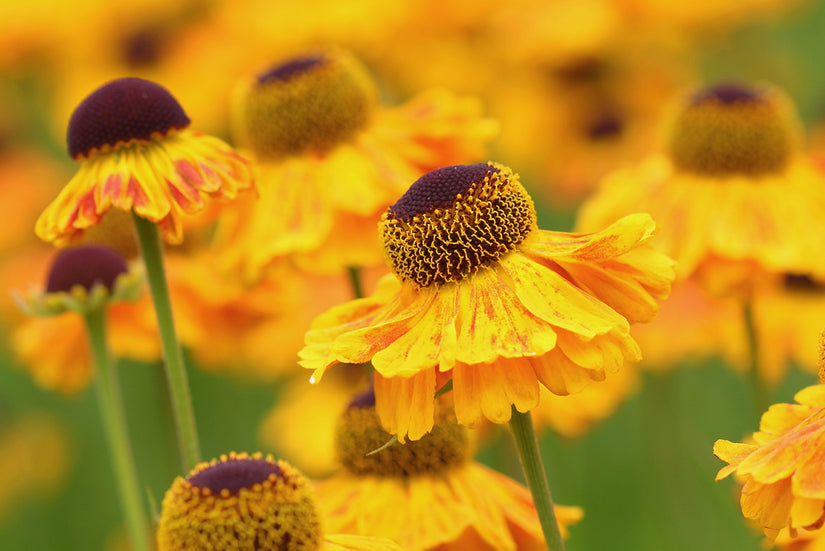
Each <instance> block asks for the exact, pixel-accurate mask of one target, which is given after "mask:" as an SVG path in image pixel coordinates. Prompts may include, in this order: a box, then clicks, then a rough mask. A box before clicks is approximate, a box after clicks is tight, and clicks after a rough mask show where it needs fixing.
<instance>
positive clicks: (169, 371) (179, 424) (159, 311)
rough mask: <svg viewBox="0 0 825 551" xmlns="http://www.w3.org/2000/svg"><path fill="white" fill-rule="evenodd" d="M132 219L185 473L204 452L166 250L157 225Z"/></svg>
mask: <svg viewBox="0 0 825 551" xmlns="http://www.w3.org/2000/svg"><path fill="white" fill-rule="evenodd" d="M132 218H133V219H134V222H135V229H136V230H137V236H138V242H139V243H140V251H141V253H142V254H143V262H144V263H145V264H146V279H147V280H148V282H149V289H150V291H151V292H152V302H153V303H154V305H155V315H156V316H157V320H158V331H159V332H160V340H161V344H162V346H163V356H164V360H165V361H164V366H165V369H166V380H167V383H168V384H169V395H170V399H171V402H172V415H173V416H174V418H175V427H176V429H177V433H178V445H179V446H180V456H181V462H182V463H183V472H184V473H185V472H188V471H189V470H190V469H192V468H193V467H194V466H195V465H196V464H197V463H198V461H200V456H201V453H200V446H199V444H198V430H197V427H196V426H195V412H194V410H193V409H192V398H191V395H190V392H189V381H188V379H187V376H186V367H185V366H184V364H183V353H182V351H181V347H180V343H179V342H178V338H177V333H176V332H175V321H174V318H173V317H172V303H171V301H170V299H169V287H168V286H167V284H166V272H165V271H164V267H163V250H162V248H161V243H160V236H159V235H158V229H157V226H156V225H155V224H154V223H152V222H150V221H149V220H146V219H144V218H141V217H140V216H137V215H136V214H134V213H133V214H132Z"/></svg>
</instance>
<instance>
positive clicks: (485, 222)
mask: <svg viewBox="0 0 825 551" xmlns="http://www.w3.org/2000/svg"><path fill="white" fill-rule="evenodd" d="M535 226H536V210H535V207H534V206H533V200H532V199H531V198H530V196H529V195H528V194H527V191H526V190H525V189H524V187H523V186H522V185H521V184H520V183H519V182H518V179H517V178H514V177H513V173H512V171H510V170H509V169H508V168H506V167H504V166H500V165H490V164H487V163H478V164H474V165H464V166H448V167H444V168H439V169H436V170H433V171H431V172H428V173H427V174H425V175H424V176H422V177H421V178H419V179H418V180H417V181H416V182H415V184H413V185H412V186H411V187H410V189H409V190H407V192H406V193H405V194H404V195H403V196H402V197H401V198H400V199H399V200H398V201H397V202H396V203H395V204H394V205H392V206H391V207H390V208H389V209H388V210H387V212H386V213H385V214H384V216H383V217H382V218H381V224H380V229H381V236H382V238H383V241H384V251H385V253H386V255H387V263H388V264H389V265H390V268H392V270H393V271H394V272H395V274H396V275H397V276H398V277H399V279H401V280H402V281H407V280H411V281H413V282H415V283H416V284H417V285H419V286H420V287H427V286H430V285H441V284H444V283H449V282H457V281H460V280H462V279H464V278H465V277H467V276H469V275H472V274H474V273H476V272H478V270H480V269H481V268H483V267H485V266H488V265H490V264H492V263H494V262H496V261H497V260H499V259H500V258H501V257H502V256H504V255H505V254H507V253H508V252H510V251H511V250H513V249H514V248H515V247H516V246H517V245H518V244H519V243H521V242H522V241H524V239H525V238H526V237H527V235H528V234H529V233H530V232H531V231H532V230H533V229H535Z"/></svg>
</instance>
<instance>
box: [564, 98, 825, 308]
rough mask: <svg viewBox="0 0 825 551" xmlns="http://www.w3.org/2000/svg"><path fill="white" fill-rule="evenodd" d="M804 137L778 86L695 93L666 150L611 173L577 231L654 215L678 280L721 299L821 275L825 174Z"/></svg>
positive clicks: (586, 208) (584, 209) (685, 105)
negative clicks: (766, 282)
mask: <svg viewBox="0 0 825 551" xmlns="http://www.w3.org/2000/svg"><path fill="white" fill-rule="evenodd" d="M800 134H801V133H800V130H799V122H798V121H797V119H796V115H795V113H794V110H793V106H792V104H791V102H790V101H789V100H788V99H787V98H786V97H785V95H784V94H782V93H781V92H780V91H779V90H777V89H775V88H773V87H772V86H768V85H766V84H760V85H741V84H718V85H715V86H712V87H709V88H706V89H703V90H700V91H699V92H695V93H693V94H692V95H691V96H690V97H688V98H687V99H686V100H685V101H684V102H683V105H682V106H681V108H680V110H679V111H678V113H677V114H676V115H675V118H674V121H673V123H672V125H671V128H670V134H669V139H668V143H667V151H666V152H665V153H664V154H657V155H653V156H651V157H649V158H648V159H646V160H645V161H643V162H642V163H640V164H639V165H638V166H635V167H631V168H627V169H622V170H618V171H616V172H614V173H612V174H611V175H609V176H608V177H607V178H606V179H605V180H604V181H603V183H602V187H601V189H600V190H599V192H597V193H596V194H595V195H594V196H592V197H591V198H590V199H589V200H588V201H587V202H586V203H585V204H584V206H583V207H582V210H581V216H580V218H579V223H578V227H579V228H580V229H582V230H585V231H586V230H588V229H593V228H598V227H601V226H602V225H603V224H605V223H606V222H608V221H612V220H615V219H616V218H617V217H619V216H622V215H625V214H628V213H631V212H640V211H641V212H649V213H650V214H651V216H653V217H654V218H655V219H656V220H657V221H659V223H660V224H661V225H662V228H661V231H660V232H659V234H658V239H657V246H658V248H659V249H660V250H662V251H664V252H665V253H667V254H668V255H670V256H672V257H673V258H674V259H675V260H676V261H677V272H678V276H679V278H681V279H684V278H687V277H697V278H698V279H699V280H700V281H702V282H703V284H705V286H706V287H707V288H708V289H709V290H711V291H713V292H715V293H717V294H728V293H730V292H733V291H735V290H739V289H743V288H744V290H745V291H747V290H749V289H751V288H752V286H753V285H755V284H756V282H757V280H759V279H764V277H765V276H766V274H785V273H793V274H801V275H805V274H812V273H813V274H824V273H825V263H823V259H822V258H823V257H822V255H821V254H819V251H820V249H821V236H822V235H823V234H825V219H823V218H822V216H821V213H822V211H823V208H825V196H824V195H823V194H822V189H823V185H825V175H823V174H822V172H821V171H820V170H819V169H818V168H817V167H816V165H815V164H814V163H813V162H812V161H811V160H810V159H809V158H807V157H806V156H805V155H804V154H803V152H802V151H801V149H800V144H801V135H800Z"/></svg>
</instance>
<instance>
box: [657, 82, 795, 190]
mask: <svg viewBox="0 0 825 551" xmlns="http://www.w3.org/2000/svg"><path fill="white" fill-rule="evenodd" d="M797 127H798V123H797V121H796V118H795V114H794V113H793V109H792V107H791V105H790V102H789V101H787V100H786V99H785V98H784V96H783V95H781V94H780V93H779V92H778V91H777V90H774V89H771V88H767V87H754V86H746V85H740V84H730V83H725V84H719V85H716V86H713V87H710V88H707V89H705V90H702V91H700V92H698V93H697V94H695V95H694V96H693V97H692V98H691V100H690V102H689V103H688V105H687V106H686V107H684V108H683V110H682V111H681V112H680V113H679V114H678V115H677V117H676V120H675V122H674V125H673V128H672V130H671V134H670V139H669V144H668V147H669V153H670V156H671V159H672V160H673V163H674V165H675V166H676V168H678V169H680V170H684V171H687V172H692V173H695V174H700V175H709V176H726V175H736V174H741V175H745V176H758V175H762V174H769V173H775V172H779V171H781V170H782V169H783V168H784V167H785V165H786V164H787V162H788V159H789V158H790V156H791V154H792V152H793V151H794V150H795V149H796V148H797V147H798V140H799V138H798V130H797Z"/></svg>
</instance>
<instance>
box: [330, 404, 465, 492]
mask: <svg viewBox="0 0 825 551" xmlns="http://www.w3.org/2000/svg"><path fill="white" fill-rule="evenodd" d="M436 409H437V412H436V424H435V426H434V427H433V429H432V431H431V432H429V433H427V434H426V435H424V437H423V438H421V439H420V440H414V441H410V442H407V443H405V444H399V443H397V442H396V443H393V444H391V445H389V446H387V447H386V448H384V449H381V450H380V451H378V452H375V453H372V454H370V452H373V451H374V450H378V449H379V448H381V447H382V446H384V445H385V444H386V443H387V442H388V441H389V440H390V438H391V435H390V434H389V433H388V432H387V431H385V430H384V429H383V428H382V427H381V423H380V421H379V419H378V415H377V413H376V411H375V395H374V394H373V391H372V389H370V390H369V391H367V392H365V393H364V394H362V395H359V396H358V397H356V398H355V399H354V400H353V401H352V402H350V405H349V407H348V408H347V409H346V411H345V412H344V413H343V414H342V415H341V417H340V419H339V420H338V426H337V428H336V431H335V454H336V458H337V460H338V462H339V463H341V465H342V466H343V467H344V468H345V469H346V470H347V471H349V472H350V473H352V474H358V475H378V476H397V477H404V476H414V475H419V474H436V473H443V472H444V471H445V470H447V469H449V468H451V467H455V466H458V465H462V464H464V463H466V462H467V461H469V460H470V459H471V457H472V447H471V444H470V440H469V434H468V431H467V429H465V428H464V427H462V426H460V425H459V424H458V423H457V422H456V419H455V415H454V414H453V413H452V412H451V411H449V410H448V409H447V408H440V407H437V408H436ZM368 454H370V455H368Z"/></svg>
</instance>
